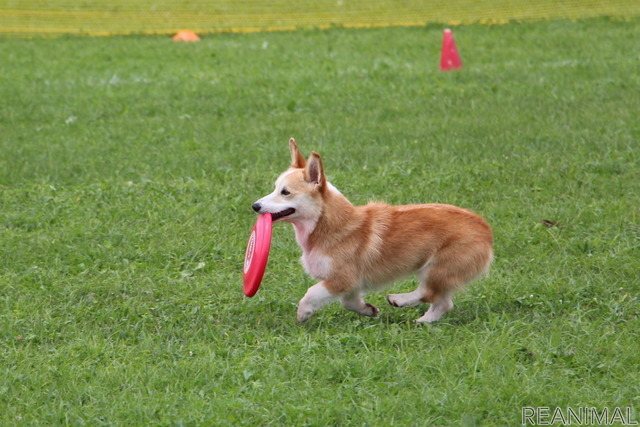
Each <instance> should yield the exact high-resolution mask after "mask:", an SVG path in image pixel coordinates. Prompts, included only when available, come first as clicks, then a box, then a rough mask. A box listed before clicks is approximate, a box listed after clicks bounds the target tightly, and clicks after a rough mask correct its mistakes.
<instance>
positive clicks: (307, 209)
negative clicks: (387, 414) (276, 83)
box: [252, 138, 493, 322]
mask: <svg viewBox="0 0 640 427" xmlns="http://www.w3.org/2000/svg"><path fill="white" fill-rule="evenodd" d="M289 151H290V152H291V166H290V167H289V169H288V170H287V171H285V172H284V173H282V174H281V175H280V176H279V177H278V179H277V180H276V183H275V190H274V191H273V192H272V193H271V194H269V195H267V196H265V197H263V198H261V199H260V200H258V201H257V202H255V203H254V204H253V206H252V207H253V210H255V211H256V213H258V214H264V213H267V212H268V213H270V214H271V215H272V220H273V221H274V222H280V221H286V222H290V223H291V224H293V227H294V230H295V235H296V241H297V242H298V244H299V245H300V247H301V248H302V265H303V266H304V269H305V271H306V272H307V273H308V274H309V275H311V276H312V277H313V278H315V279H316V280H319V282H318V283H317V284H315V285H313V286H311V287H310V288H309V289H308V291H307V293H306V294H305V295H304V297H303V298H302V299H301V300H300V303H299V305H298V313H297V320H298V321H299V322H304V321H306V320H308V319H309V318H310V317H311V316H312V315H313V314H314V313H315V312H316V311H318V310H319V309H320V308H322V307H323V306H325V305H327V304H329V303H331V302H333V301H337V300H339V301H340V303H341V304H342V306H343V307H344V308H346V309H348V310H351V311H355V312H356V313H359V314H361V315H363V316H371V317H375V316H377V315H378V312H379V309H378V307H376V306H374V305H372V304H369V303H367V302H365V301H364V300H363V296H364V295H365V294H366V293H367V292H369V291H374V290H378V289H380V288H382V287H383V286H384V285H387V284H389V283H391V282H393V281H394V280H396V279H399V278H402V277H404V276H406V275H408V274H410V273H417V277H418V281H419V284H418V288H417V289H416V290H415V291H413V292H408V293H403V294H389V295H387V301H388V302H389V304H391V305H392V306H395V307H413V306H417V305H419V304H420V303H429V304H430V306H429V309H428V311H427V312H426V313H425V314H424V315H423V316H422V317H420V318H419V319H417V320H416V322H435V321H437V320H439V319H440V318H441V317H442V315H443V314H445V313H446V312H448V311H449V310H451V309H452V308H453V302H452V297H453V294H454V292H455V291H457V290H460V289H461V288H462V287H463V286H464V285H465V284H467V283H469V282H470V281H472V280H473V279H475V278H476V277H478V276H480V275H481V274H483V273H486V272H487V271H488V270H489V266H490V264H491V262H492V260H493V248H492V246H493V234H492V231H491V227H490V226H489V225H488V224H487V222H486V221H485V220H484V219H483V218H482V217H480V216H479V215H476V214H475V213H473V212H471V211H468V210H465V209H461V208H458V207H455V206H451V205H445V204H420V205H405V206H391V205H388V204H385V203H369V204H367V205H364V206H354V205H353V204H351V203H350V202H349V200H347V198H346V197H345V196H343V195H342V193H340V191H338V190H337V189H336V188H335V187H334V186H333V185H332V184H330V183H329V182H328V181H327V178H326V176H325V173H324V168H323V164H322V159H321V157H320V155H319V154H318V153H316V152H315V151H314V152H312V153H311V155H310V156H309V158H308V159H307V160H305V158H304V156H303V155H302V153H301V152H300V151H299V150H298V146H297V144H296V142H295V140H294V139H293V138H292V139H291V140H290V141H289Z"/></svg>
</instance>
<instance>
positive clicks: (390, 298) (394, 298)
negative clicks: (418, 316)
mask: <svg viewBox="0 0 640 427" xmlns="http://www.w3.org/2000/svg"><path fill="white" fill-rule="evenodd" d="M387 302H388V303H389V304H391V305H392V306H394V307H402V306H401V305H400V303H399V302H398V294H389V295H387Z"/></svg>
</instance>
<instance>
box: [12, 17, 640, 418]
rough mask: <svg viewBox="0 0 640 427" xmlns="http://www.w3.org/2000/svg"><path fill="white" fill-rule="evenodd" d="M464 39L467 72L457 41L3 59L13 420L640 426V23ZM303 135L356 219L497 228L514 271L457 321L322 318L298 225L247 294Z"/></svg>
mask: <svg viewBox="0 0 640 427" xmlns="http://www.w3.org/2000/svg"><path fill="white" fill-rule="evenodd" d="M454 33H455V36H456V41H457V43H458V48H459V49H460V51H461V54H462V58H463V61H464V67H465V68H464V69H463V70H462V71H459V72H452V73H441V72H439V71H438V70H437V63H438V54H439V52H438V49H439V47H440V43H441V29H440V28H437V27H427V28H396V29H378V30H343V29H335V30H330V31H308V32H307V31H302V32H293V33H270V34H253V35H243V36H234V35H219V36H212V37H208V38H205V39H204V40H203V41H202V42H200V43H197V44H173V43H171V42H170V41H169V40H168V39H167V38H162V37H123V38H99V39H92V38H63V39H57V40H34V41H25V40H10V41H7V40H5V41H3V42H2V49H0V63H2V64H3V65H2V73H1V74H0V153H1V155H0V191H1V194H0V260H1V264H0V424H3V425H13V424H25V425H32V424H36V425H38V424H40V425H51V424H58V425H59V424H62V425H65V424H70V425H82V424H87V425H100V424H109V425H125V424H126V425H129V424H132V425H144V424H160V425H174V424H177V425H180V424H186V425H198V424H202V425H207V424H219V425H232V424H234V425H235V424H248V425H268V424H275V425H281V424H284V425H307V424H308V425H327V424H329V425H338V424H353V425H365V424H366V425H451V424H454V425H478V424H483V425H516V424H519V423H520V420H521V418H520V416H521V408H522V407H523V406H549V407H552V408H553V407H562V408H566V407H568V406H571V407H575V408H577V407H582V406H595V407H599V408H604V407H611V408H613V407H632V408H635V409H634V411H635V413H636V414H637V409H638V407H639V405H640V386H639V383H638V381H637V378H638V375H639V374H640V372H639V368H638V367H639V366H640V345H639V342H640V340H639V339H638V331H639V330H640V298H639V291H640V283H639V275H638V271H639V270H640V260H639V259H640V221H639V218H638V217H639V216H640V212H639V210H638V206H639V203H638V202H639V201H640V196H639V195H640V168H639V166H640V165H639V153H640V143H639V139H640V121H639V120H638V114H639V112H640V97H638V96H637V90H638V87H640V74H638V71H637V70H638V50H637V40H638V38H639V37H640V21H637V20H634V21H630V22H622V23H621V22H610V21H607V20H590V21H584V22H550V23H537V24H523V25H507V26H497V27H489V26H468V27H458V28H455V29H454ZM291 136H293V137H296V138H297V140H298V142H299V144H300V146H301V148H302V149H303V151H305V152H308V151H310V150H312V149H313V150H316V151H319V152H320V153H321V154H322V155H323V156H324V157H323V158H324V163H325V168H326V171H327V173H328V175H329V178H330V180H331V181H332V182H333V183H334V184H335V185H336V186H337V187H338V188H339V189H341V191H342V192H343V193H344V194H345V195H347V196H348V197H349V198H350V199H351V200H352V201H353V202H354V203H358V204H360V203H366V202H367V201H369V200H373V199H384V200H386V201H389V202H391V203H415V202H444V203H452V204H457V205H461V206H464V207H468V208H471V209H474V210H475V211H477V212H479V213H481V214H482V215H483V216H485V217H486V218H487V219H488V221H489V222H490V223H491V224H492V225H493V227H494V230H495V238H496V244H495V252H496V261H495V263H494V266H493V269H492V272H491V274H490V275H489V276H488V277H486V278H484V279H481V280H480V281H478V282H476V283H474V284H473V285H472V286H470V287H469V288H468V290H467V291H465V292H464V293H462V294H460V295H459V296H458V297H457V299H456V300H455V303H456V307H455V309H454V310H453V311H452V312H450V313H448V314H447V315H446V317H445V318H443V321H441V322H440V323H438V324H435V325H415V324H413V323H412V320H413V319H415V318H417V317H419V316H420V315H421V314H422V312H423V311H424V309H425V307H421V308H414V309H396V308H393V307H391V306H389V305H387V304H386V303H385V302H384V294H373V295H371V296H370V297H369V298H368V300H369V301H370V302H372V303H374V304H376V305H378V306H379V307H380V308H381V314H380V317H379V318H377V319H369V318H363V317H359V316H357V315H356V314H354V313H351V312H347V311H345V310H343V309H341V308H340V307H338V306H336V305H333V306H330V307H328V308H326V309H324V310H323V311H321V312H319V313H318V314H317V315H316V317H314V318H313V319H312V320H310V321H309V322H308V323H306V324H304V325H299V324H297V323H296V322H295V311H296V304H297V301H298V300H299V299H300V298H301V297H302V295H303V294H304V292H305V290H306V288H307V287H309V286H310V285H312V284H313V282H312V281H311V279H310V278H308V277H307V276H305V274H304V272H303V270H302V267H301V266H300V265H299V263H298V261H297V258H298V257H299V249H298V247H297V245H296V243H295V239H294V236H293V232H292V230H291V227H290V226H288V225H284V224H279V225H278V226H276V227H275V230H274V239H273V247H272V252H271V259H270V260H269V266H268V269H267V273H266V275H265V279H264V282H263V284H262V287H261V290H260V292H259V293H258V294H257V295H256V296H255V297H254V298H251V299H248V298H245V297H244V296H243V294H242V290H241V280H242V279H241V268H242V261H243V256H244V249H245V244H246V240H247V238H248V234H249V231H250V228H251V226H252V225H253V223H254V221H255V214H253V212H252V211H251V207H250V206H251V204H252V203H253V202H254V201H255V200H256V199H258V198H259V197H261V196H263V195H264V194H266V193H268V192H270V191H271V190H272V185H273V181H274V180H275V178H276V176H277V175H278V173H279V172H281V171H282V170H283V169H284V168H285V167H286V166H287V164H288V151H287V140H288V138H289V137H291ZM542 220H548V221H552V222H554V223H557V224H556V225H555V226H553V227H547V226H545V225H543V224H542V223H541V221H542ZM413 287H414V284H413V283H412V281H411V280H410V279H407V280H405V281H401V282H399V283H397V284H396V286H395V288H394V289H395V291H396V292H401V291H403V290H411V289H412V288H413ZM636 420H637V415H636Z"/></svg>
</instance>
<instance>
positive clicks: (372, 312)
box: [362, 302, 380, 317]
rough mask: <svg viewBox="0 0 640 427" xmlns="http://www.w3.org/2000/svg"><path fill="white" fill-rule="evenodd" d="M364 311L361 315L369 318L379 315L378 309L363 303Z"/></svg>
mask: <svg viewBox="0 0 640 427" xmlns="http://www.w3.org/2000/svg"><path fill="white" fill-rule="evenodd" d="M364 306H365V311H364V312H363V313H362V314H363V315H365V316H369V317H378V313H380V309H379V308H378V307H376V306H375V305H373V304H369V303H368V302H365V303H364Z"/></svg>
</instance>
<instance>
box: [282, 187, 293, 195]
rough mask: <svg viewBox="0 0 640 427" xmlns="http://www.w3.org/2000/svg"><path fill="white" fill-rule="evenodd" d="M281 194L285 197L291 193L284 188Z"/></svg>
mask: <svg viewBox="0 0 640 427" xmlns="http://www.w3.org/2000/svg"><path fill="white" fill-rule="evenodd" d="M280 194H282V195H283V196H288V195H289V194H291V193H290V192H289V190H287V189H286V188H283V189H282V191H281V192H280Z"/></svg>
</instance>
